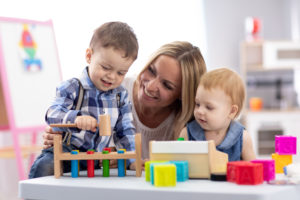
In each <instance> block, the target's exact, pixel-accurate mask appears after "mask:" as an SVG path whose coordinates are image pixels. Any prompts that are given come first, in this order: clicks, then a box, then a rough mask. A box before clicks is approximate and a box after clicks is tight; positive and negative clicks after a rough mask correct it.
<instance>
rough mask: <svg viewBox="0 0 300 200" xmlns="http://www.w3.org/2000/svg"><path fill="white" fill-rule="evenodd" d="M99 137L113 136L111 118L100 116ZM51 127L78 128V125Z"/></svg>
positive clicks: (52, 125)
mask: <svg viewBox="0 0 300 200" xmlns="http://www.w3.org/2000/svg"><path fill="white" fill-rule="evenodd" d="M98 126H99V135H100V136H111V126H110V116H109V115H99V124H98ZM50 127H62V128H67V127H76V124H74V123H70V124H50Z"/></svg>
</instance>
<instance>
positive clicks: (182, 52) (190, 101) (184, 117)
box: [137, 41, 206, 139]
mask: <svg viewBox="0 0 300 200" xmlns="http://www.w3.org/2000/svg"><path fill="white" fill-rule="evenodd" d="M161 55H166V56H170V57H172V58H174V59H175V60H177V62H178V63H179V65H180V67H181V73H182V89H181V97H180V99H178V100H176V101H175V102H174V108H175V109H176V113H175V120H174V124H173V130H174V139H177V138H178V136H179V133H180V131H181V129H182V128H183V127H184V126H185V125H186V123H187V122H188V121H190V120H191V119H192V118H193V109H194V105H195V95H196V91H197V86H198V84H199V81H200V78H201V76H202V75H203V74H204V73H205V72H206V64H205V61H204V59H203V56H202V54H201V52H200V50H199V48H198V47H196V46H193V45H192V44H191V43H189V42H185V41H175V42H171V43H168V44H165V45H163V46H161V47H160V48H159V49H158V50H157V51H156V52H155V53H154V54H153V55H152V57H151V58H150V59H149V61H148V63H146V66H145V67H144V68H143V70H142V71H141V72H140V74H139V76H138V78H137V80H138V81H139V80H140V79H141V74H142V73H143V72H144V71H146V70H147V68H148V67H149V66H150V65H151V64H152V63H153V62H154V61H155V60H156V59H157V58H158V57H159V56H161Z"/></svg>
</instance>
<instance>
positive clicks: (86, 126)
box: [75, 115, 98, 132]
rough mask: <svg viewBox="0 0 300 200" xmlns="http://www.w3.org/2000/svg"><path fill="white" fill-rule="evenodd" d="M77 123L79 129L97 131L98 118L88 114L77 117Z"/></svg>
mask: <svg viewBox="0 0 300 200" xmlns="http://www.w3.org/2000/svg"><path fill="white" fill-rule="evenodd" d="M75 124H76V126H77V128H79V129H82V130H88V131H92V132H96V130H97V125H98V123H97V120H96V119H95V118H94V117H91V116H87V115H84V116H78V117H76V119H75Z"/></svg>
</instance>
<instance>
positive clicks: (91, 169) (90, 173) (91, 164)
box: [86, 149, 95, 178]
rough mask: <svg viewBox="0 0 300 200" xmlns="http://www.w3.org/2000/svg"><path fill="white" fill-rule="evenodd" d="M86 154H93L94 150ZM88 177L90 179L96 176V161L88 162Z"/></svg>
mask: <svg viewBox="0 0 300 200" xmlns="http://www.w3.org/2000/svg"><path fill="white" fill-rule="evenodd" d="M86 153H87V154H93V153H94V149H89V150H88V151H87V152H86ZM87 175H88V177H90V178H92V177H94V176H95V167H94V160H87Z"/></svg>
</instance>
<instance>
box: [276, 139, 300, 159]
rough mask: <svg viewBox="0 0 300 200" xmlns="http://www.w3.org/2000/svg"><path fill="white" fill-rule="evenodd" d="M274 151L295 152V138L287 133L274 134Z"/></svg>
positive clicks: (281, 153)
mask: <svg viewBox="0 0 300 200" xmlns="http://www.w3.org/2000/svg"><path fill="white" fill-rule="evenodd" d="M275 152H276V153H278V154H279V155H292V154H293V155H295V154H297V138H296V137H294V136H289V135H276V136H275Z"/></svg>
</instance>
